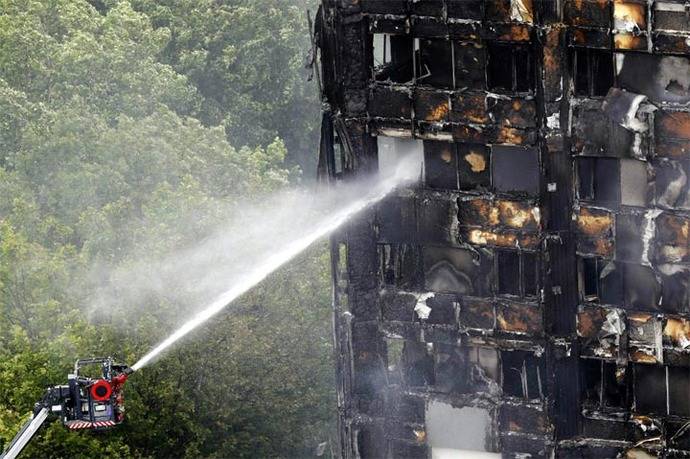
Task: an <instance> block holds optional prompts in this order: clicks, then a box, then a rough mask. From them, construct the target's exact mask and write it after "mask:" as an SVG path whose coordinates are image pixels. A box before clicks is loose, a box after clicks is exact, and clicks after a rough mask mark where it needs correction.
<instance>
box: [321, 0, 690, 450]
mask: <svg viewBox="0 0 690 459" xmlns="http://www.w3.org/2000/svg"><path fill="white" fill-rule="evenodd" d="M316 42H317V44H318V48H319V52H320V63H321V69H320V71H321V77H322V79H321V81H322V83H323V98H324V102H325V105H326V106H327V111H326V114H327V123H326V124H325V125H324V126H325V127H326V128H327V129H329V130H333V131H335V135H330V134H329V135H327V136H325V138H326V139H332V140H330V141H329V142H327V143H329V145H322V158H323V161H324V164H329V165H330V166H329V168H328V170H329V171H337V174H335V175H334V177H337V178H338V179H343V180H347V179H348V177H352V176H358V175H359V174H363V173H368V172H370V171H372V170H376V169H378V170H379V173H380V174H384V175H385V174H387V173H389V171H390V168H391V167H392V166H394V165H395V162H396V155H399V154H400V153H401V152H402V151H403V150H404V151H405V152H407V153H413V154H417V155H418V156H419V158H420V161H423V163H424V167H423V173H422V181H421V183H420V185H419V186H418V187H416V188H414V189H408V190H404V191H400V192H399V193H397V194H396V195H395V196H391V197H390V198H389V199H387V200H386V201H385V202H383V203H381V204H380V205H379V206H377V208H376V209H374V210H372V211H370V212H369V213H367V214H365V215H363V216H361V217H360V218H359V219H358V220H357V221H355V222H352V223H351V224H350V225H349V226H348V227H347V228H345V229H344V230H342V231H341V232H340V233H339V234H337V235H336V236H334V238H333V243H332V255H333V257H332V258H333V273H334V287H335V295H334V298H335V300H334V316H335V317H334V321H335V322H334V323H335V338H336V350H337V365H338V400H339V410H340V433H341V438H340V447H341V451H342V455H343V456H344V457H363V458H378V457H429V456H430V454H431V451H432V450H434V451H435V452H436V453H439V454H442V453H443V451H453V450H480V451H485V452H494V453H502V454H503V456H504V457H553V456H552V455H555V457H601V458H613V457H617V456H620V457H686V456H690V427H689V425H690V424H688V421H690V401H689V400H690V392H689V391H690V389H689V387H690V304H689V301H688V298H689V295H690V183H688V182H689V176H690V108H689V105H688V104H689V103H690V58H689V56H690V7H688V4H687V3H686V2H683V1H675V0H673V1H671V0H668V1H654V2H653V1H644V0H615V1H607V0H562V1H534V0H322V7H321V9H320V12H319V15H318V24H317V28H316ZM331 126H333V127H331ZM322 143H323V142H322ZM331 143H332V145H331Z"/></svg>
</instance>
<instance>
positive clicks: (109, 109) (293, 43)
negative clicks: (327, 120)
mask: <svg viewBox="0 0 690 459" xmlns="http://www.w3.org/2000/svg"><path fill="white" fill-rule="evenodd" d="M303 9H304V5H303V4H302V2H301V1H300V0H290V1H286V2H279V3H276V2H272V1H268V0H266V1H264V0H262V1H257V2H250V1H236V2H224V3H220V2H212V1H206V0H201V1H174V2H173V1H164V0H160V1H155V2H154V1H145V0H137V1H132V2H129V1H124V0H102V1H100V2H96V1H92V2H87V1H85V0H40V1H38V0H0V195H1V196H2V199H0V446H1V445H2V443H3V442H6V441H9V440H10V439H11V437H12V435H13V434H14V433H15V432H16V431H17V429H18V428H19V426H20V424H21V422H22V421H23V420H25V419H26V415H27V414H28V413H29V412H30V411H31V410H32V408H33V403H34V402H35V401H37V400H38V399H39V398H40V397H41V394H42V391H43V388H44V387H45V386H47V385H50V384H56V383H60V382H62V381H64V378H65V374H66V373H67V371H69V368H70V367H71V365H72V364H73V361H74V359H76V358H77V357H83V356H90V355H109V354H110V355H116V356H119V357H120V358H121V359H123V360H125V361H127V362H133V361H135V360H136V359H137V358H138V357H141V356H142V355H143V354H144V353H145V352H147V351H148V350H149V349H150V348H151V346H153V345H155V344H156V343H157V342H159V341H160V340H161V339H163V338H164V337H165V335H166V334H167V333H168V332H169V331H170V330H171V329H172V328H173V327H174V325H175V323H176V320H175V314H171V312H173V313H175V312H179V311H180V308H183V307H184V301H182V300H181V299H180V298H183V296H182V293H180V292H175V294H176V295H178V299H177V300H175V299H174V298H172V299H171V297H170V296H166V295H162V294H157V293H155V292H153V293H151V295H150V296H149V297H148V298H146V303H147V304H148V306H149V308H147V309H145V311H146V312H142V313H140V314H136V315H132V314H127V312H126V311H124V310H123V311H109V313H108V314H100V315H92V312H93V301H94V298H95V297H96V296H97V294H98V291H99V288H100V285H101V284H102V280H103V279H101V277H100V276H101V272H100V268H99V267H101V266H107V267H109V268H108V269H109V270H110V269H123V270H127V269H129V268H131V267H132V266H135V265H136V264H137V263H140V260H138V256H137V254H139V253H147V254H149V255H156V254H165V253H167V252H169V251H171V250H174V249H175V248H177V247H181V246H185V245H187V244H190V243H193V242H194V241H197V240H199V239H200V238H203V237H204V236H205V235H207V234H208V233H209V231H212V230H213V229H214V228H217V227H218V224H219V222H221V219H222V218H226V217H227V215H228V212H227V209H228V208H233V206H234V205H235V204H236V203H237V202H240V201H242V200H244V199H245V198H247V197H257V196H261V195H262V194H265V193H270V192H273V191H275V190H278V189H280V188H282V187H284V186H286V185H287V184H288V182H289V181H290V180H291V179H294V178H295V177H298V174H296V172H295V171H294V169H293V168H292V166H293V165H295V164H299V165H301V166H303V167H306V166H305V165H308V164H309V161H311V155H312V152H311V150H310V149H311V148H312V147H313V146H314V145H315V141H314V133H315V131H314V124H313V123H314V121H315V120H316V118H317V117H316V116H315V112H316V111H317V110H318V106H317V105H316V104H315V103H314V100H315V97H314V94H315V88H311V87H309V86H307V85H306V83H305V82H304V80H303V75H304V73H303V72H302V71H301V65H302V56H303V55H304V54H305V53H306V47H307V42H308V36H307V34H306V31H305V27H306V24H305V22H304V17H303ZM300 155H303V156H300ZM314 157H315V155H314ZM180 222H185V224H184V225H181V223H180ZM327 269H328V261H327V257H326V255H325V250H324V247H317V248H315V249H314V250H313V251H312V252H310V253H309V254H306V255H305V256H304V257H302V258H301V260H299V261H296V262H295V263H294V264H291V265H290V266H288V267H286V268H285V269H284V270H281V272H279V273H276V274H275V275H274V276H272V277H271V278H270V279H268V280H267V281H266V282H265V283H264V284H263V285H262V286H261V287H260V288H259V289H257V290H256V291H254V292H252V293H251V294H250V295H247V296H246V297H245V298H243V299H242V300H241V301H239V302H238V303H237V304H236V305H234V306H233V308H232V309H231V312H228V313H226V314H223V315H221V316H220V317H219V318H218V320H217V321H215V323H213V324H212V325H210V326H209V327H208V329H207V330H205V331H203V332H200V333H199V334H197V335H195V336H192V337H190V338H189V339H187V340H186V341H185V346H181V347H179V348H177V349H175V350H174V351H173V352H171V353H170V354H169V355H168V356H166V358H164V359H162V360H160V361H159V362H157V363H156V364H155V365H152V366H150V367H147V368H146V369H145V370H144V371H141V372H140V373H137V374H136V375H135V376H134V377H132V380H131V382H130V383H129V384H128V386H127V408H128V419H127V422H126V423H125V425H123V426H122V427H121V428H118V429H116V430H114V431H111V432H109V433H107V434H103V435H93V434H90V433H78V434H75V433H72V432H68V431H66V430H65V429H64V428H63V427H62V426H60V425H59V423H54V424H52V425H50V426H49V427H47V428H46V429H45V430H43V431H42V433H41V435H40V436H39V437H38V438H37V439H36V440H35V441H34V442H32V444H31V445H30V447H29V449H28V451H27V457H94V456H104V455H105V456H107V457H229V456H232V457H250V456H271V457H296V456H309V455H310V453H311V450H312V448H313V447H314V446H315V445H316V444H317V443H319V442H321V441H324V440H326V439H327V437H328V436H329V435H330V429H331V424H330V422H331V420H332V417H333V413H334V408H333V393H332V390H331V386H332V368H331V363H330V353H331V346H330V325H329V320H328V317H329V308H328V303H329V295H328V283H329V278H328V276H327V274H326V273H327ZM106 271H108V270H106ZM106 274H108V272H106ZM134 306H136V305H134Z"/></svg>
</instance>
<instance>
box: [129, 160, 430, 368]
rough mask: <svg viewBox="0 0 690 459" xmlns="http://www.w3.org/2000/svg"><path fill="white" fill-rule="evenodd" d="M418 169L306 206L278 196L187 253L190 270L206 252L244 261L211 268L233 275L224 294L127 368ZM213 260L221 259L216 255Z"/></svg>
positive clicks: (334, 192)
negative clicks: (249, 219) (259, 211)
mask: <svg viewBox="0 0 690 459" xmlns="http://www.w3.org/2000/svg"><path fill="white" fill-rule="evenodd" d="M419 169H420V165H419V164H417V163H416V160H414V159H412V158H405V159H401V161H400V164H399V166H398V167H397V169H396V171H395V173H394V174H392V175H391V176H389V177H371V178H369V179H366V180H364V181H360V182H356V183H349V184H339V186H336V187H332V188H329V189H328V190H323V191H322V192H320V193H319V194H318V195H317V196H313V195H312V199H311V200H306V202H305V199H304V198H305V196H304V195H303V194H302V195H301V197H302V200H301V201H300V200H299V199H298V198H299V197H300V196H299V193H298V195H297V196H295V195H293V196H291V197H289V198H288V197H287V196H280V197H281V198H284V199H285V200H284V201H283V202H281V200H280V199H278V200H276V202H274V203H273V206H275V207H274V208H273V209H266V208H264V209H262V212H263V216H262V217H260V218H258V220H254V221H253V222H251V224H249V225H248V226H246V227H245V228H244V230H241V229H240V230H239V233H236V234H232V233H228V232H225V233H221V234H219V235H218V236H217V238H212V240H211V241H206V242H205V243H204V244H201V246H200V247H197V248H196V249H194V248H191V249H189V250H188V257H189V258H188V260H190V262H191V263H192V264H195V261H196V264H197V265H203V264H204V263H205V262H208V261H209V260H210V259H213V258H214V257H213V256H212V255H211V254H210V253H209V250H213V249H214V248H217V249H222V250H225V251H230V252H232V251H233V250H235V249H237V250H238V251H239V252H241V253H242V254H243V256H242V257H232V258H234V259H235V260H236V262H235V264H233V263H229V264H228V263H225V264H224V265H216V266H217V267H218V270H219V271H222V272H227V271H228V269H229V270H231V271H232V275H230V276H228V282H227V283H226V284H225V286H226V287H228V288H227V289H225V290H224V291H222V292H221V293H220V294H218V295H217V296H216V297H215V299H213V300H212V301H210V302H209V303H208V304H207V306H205V307H204V308H203V309H201V310H200V311H199V312H197V313H196V314H195V315H194V316H193V317H191V318H190V319H189V320H187V321H186V322H185V323H183V324H182V326H181V327H180V328H178V329H177V330H176V331H175V332H173V333H172V334H171V335H170V336H169V337H168V338H166V339H165V340H163V341H162V342H161V343H160V344H158V345H157V346H156V347H154V348H153V349H152V350H151V351H150V352H149V353H148V354H146V355H145V356H144V357H142V358H141V359H140V360H139V361H138V362H136V363H135V364H134V365H133V366H132V368H133V369H134V370H139V369H140V368H142V367H144V366H146V365H147V364H149V363H151V362H152V361H154V360H155V359H156V358H157V357H158V356H159V355H160V354H161V353H163V352H164V351H166V350H167V349H168V348H170V347H171V346H172V345H173V344H175V343H176V342H177V341H179V340H180V339H181V338H183V337H185V336H186V335H188V334H189V333H190V332H192V331H193V330H195V329H197V328H198V327H200V326H201V325H203V324H204V323H206V322H207V321H209V320H210V319H212V318H213V317H214V316H216V315H217V314H218V313H220V312H221V311H223V310H224V309H225V308H226V307H227V306H228V305H229V304H231V303H232V302H233V301H235V300H236V299H237V298H239V297H240V296H242V295H243V294H245V293H247V292H248V291H249V290H251V289H252V288H253V287H254V286H256V285H257V284H259V283H260V282H261V281H263V280H264V279H266V277H268V276H269V275H270V274H271V273H273V272H274V271H276V270H277V269H278V268H280V267H281V266H283V265H285V264H286V263H288V262H289V261H290V260H292V259H293V258H295V257H296V256H297V255H299V254H300V253H302V252H303V251H304V250H306V249H307V248H308V247H309V246H311V245H312V244H314V243H315V242H316V241H318V240H320V239H322V238H323V237H324V236H327V235H328V234H330V233H331V232H332V231H334V230H336V229H337V228H338V227H340V226H341V225H342V224H344V223H345V222H347V221H348V220H349V219H350V218H351V217H353V216H354V215H356V214H358V213H359V212H361V211H362V210H364V209H366V208H367V207H369V206H371V205H372V204H374V203H376V202H378V201H380V200H381V199H383V198H384V197H385V196H387V195H388V194H389V193H391V192H392V191H393V190H394V189H395V188H396V187H398V186H400V185H402V184H404V183H407V182H411V181H414V180H415V179H417V178H418V174H419ZM291 205H293V206H294V207H291ZM269 207H270V206H269ZM272 211H275V212H272ZM255 217H256V216H255ZM235 228H236V229H238V228H237V227H235ZM267 230H268V231H267ZM272 233H274V234H272ZM269 241H270V242H269ZM267 242H269V244H268V245H267V244H266V243H267ZM257 244H258V246H257ZM195 250H196V252H198V253H196V252H195ZM215 254H216V255H217V256H221V257H222V253H220V252H215ZM196 269H197V270H199V269H201V266H197V267H196ZM202 271H205V272H206V273H207V274H208V275H210V274H211V273H212V272H213V271H214V266H213V265H211V266H207V267H206V268H205V269H202ZM210 278H211V279H212V280H211V281H209V279H206V280H205V281H204V282H202V285H204V286H206V288H213V286H214V285H215V284H216V283H217V282H218V281H219V279H218V278H217V276H212V275H211V276H210ZM197 287H198V285H197Z"/></svg>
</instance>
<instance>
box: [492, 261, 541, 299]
mask: <svg viewBox="0 0 690 459" xmlns="http://www.w3.org/2000/svg"><path fill="white" fill-rule="evenodd" d="M508 253H509V254H511V255H510V256H511V257H512V256H517V258H518V273H517V280H518V286H517V287H518V288H517V293H511V292H509V291H502V289H501V285H502V283H501V277H502V275H501V269H502V266H504V263H503V262H502V261H501V258H502V257H503V256H505V254H508ZM532 257H533V258H534V272H533V274H534V278H533V286H534V290H533V291H531V292H530V291H528V288H527V278H526V275H527V270H526V268H525V266H526V265H525V262H526V258H532ZM540 270H541V260H540V258H539V252H536V251H531V250H514V249H506V248H500V249H498V248H497V249H495V250H494V272H495V279H496V281H495V285H496V290H495V293H496V295H500V296H507V297H511V298H520V299H524V300H534V299H536V298H538V297H539V291H540V284H541V282H540V275H539V274H540Z"/></svg>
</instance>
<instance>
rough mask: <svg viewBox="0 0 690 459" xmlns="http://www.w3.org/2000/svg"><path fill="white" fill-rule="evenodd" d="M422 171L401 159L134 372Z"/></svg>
mask: <svg viewBox="0 0 690 459" xmlns="http://www.w3.org/2000/svg"><path fill="white" fill-rule="evenodd" d="M419 167H420V166H419V164H417V163H416V160H415V159H413V158H411V157H410V158H403V159H401V161H400V163H399V165H398V167H397V168H396V171H395V173H394V174H393V175H392V176H390V177H387V178H385V179H383V180H377V181H376V182H374V183H370V184H365V185H362V188H365V189H366V191H365V192H364V194H363V196H362V197H361V198H359V199H357V200H356V201H354V202H352V203H350V204H348V205H347V206H345V207H344V208H342V209H338V210H335V211H333V212H332V213H331V214H330V215H327V216H325V217H324V218H323V220H322V221H321V222H320V224H319V225H317V226H316V227H315V228H314V229H313V231H312V232H311V233H308V234H306V235H304V236H302V237H300V238H298V239H295V240H294V241H292V242H290V243H288V244H287V245H286V246H284V247H283V248H281V249H279V250H278V251H277V252H276V253H274V254H273V255H271V256H269V257H268V258H267V259H266V260H264V261H263V262H261V263H259V264H258V265H256V266H255V267H253V269H251V270H249V272H248V273H247V274H246V275H245V276H243V277H242V278H241V279H240V280H239V281H237V282H235V283H234V285H233V286H232V287H231V288H230V289H229V290H227V291H226V292H224V293H223V294H221V295H220V296H219V297H218V298H217V299H216V300H214V301H213V302H212V303H211V304H209V305H208V306H206V307H205V308H204V309H203V310H201V311H200V312H199V313H197V314H196V315H195V316H194V317H192V318H191V319H190V320H189V321H187V322H186V323H184V324H183V325H182V326H181V327H180V328H179V329H178V330H177V331H175V332H174V333H173V334H172V335H170V336H169V337H168V338H166V339H165V340H164V341H162V342H161V343H160V344H158V345H157V346H156V347H155V348H153V349H152V350H151V351H150V352H149V353H148V354H146V355H145V356H144V357H142V358H141V359H139V361H138V362H136V363H135V364H134V365H132V370H133V371H137V370H139V369H141V368H143V367H144V366H146V365H147V364H149V363H150V362H151V361H152V360H153V359H155V358H156V357H157V356H158V355H160V354H161V353H162V352H163V351H165V350H166V349H168V348H169V347H170V346H172V345H173V344H174V343H176V342H177V341H179V340H180V339H181V338H183V337H184V336H186V335H187V334H189V333H190V332H191V331H193V330H194V329H196V328H197V327H199V326H200V325H202V324H204V323H205V322H206V321H208V320H209V319H211V318H212V317H214V316H215V315H216V314H218V313H219V312H221V311H222V310H223V309H225V308H226V307H227V306H228V305H230V303H232V302H233V301H235V300H236V299H237V298H239V297H240V296H242V295H243V294H245V293H247V292H248V291H249V290H251V289H252V288H253V287H255V286H256V285H257V284H259V283H260V282H261V281H263V280H264V279H266V277H268V276H269V275H270V274H271V273H273V272H274V271H276V270H277V269H278V268H280V267H281V266H283V265H285V264H286V263H287V262H289V261H290V260H292V259H293V258H295V257H296V256H297V255H299V254H300V253H302V252H303V251H304V250H306V249H307V248H308V247H309V246H311V245H312V244H313V243H315V242H316V241H318V240H319V239H321V238H322V237H324V236H326V235H328V234H330V233H331V232H333V231H334V230H336V229H337V228H338V227H340V226H341V225H342V224H343V223H345V222H347V221H348V220H349V219H350V218H352V217H353V216H354V215H356V214H358V213H359V212H361V211H362V210H364V209H366V208H367V207H369V206H371V205H372V204H375V203H376V202H378V201H380V200H381V199H383V198H384V197H386V196H387V195H388V194H389V193H390V192H392V191H393V190H394V189H395V188H396V187H398V186H400V185H402V184H404V183H406V182H410V181H413V180H415V179H416V178H417V174H418V172H419Z"/></svg>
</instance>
